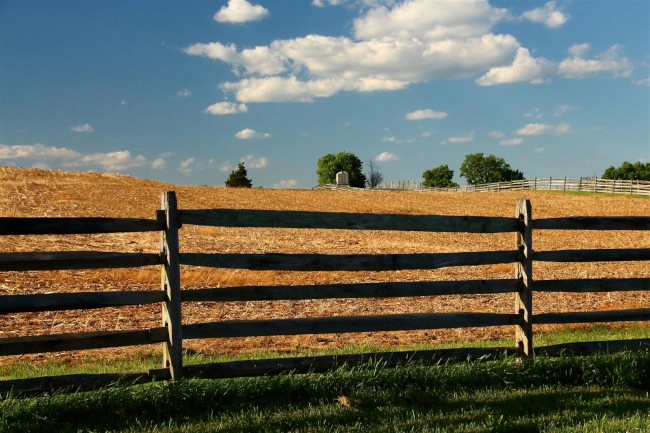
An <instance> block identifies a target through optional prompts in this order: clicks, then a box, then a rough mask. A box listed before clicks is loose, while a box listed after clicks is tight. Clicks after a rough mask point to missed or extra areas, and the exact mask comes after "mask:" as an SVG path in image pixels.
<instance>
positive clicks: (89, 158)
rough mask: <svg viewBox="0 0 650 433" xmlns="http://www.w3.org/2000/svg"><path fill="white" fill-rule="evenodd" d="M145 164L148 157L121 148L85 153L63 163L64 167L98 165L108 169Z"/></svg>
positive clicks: (122, 169)
mask: <svg viewBox="0 0 650 433" xmlns="http://www.w3.org/2000/svg"><path fill="white" fill-rule="evenodd" d="M145 164H147V158H145V157H144V156H142V155H137V156H133V155H131V152H129V151H128V150H120V151H116V152H107V153H93V154H89V155H84V156H83V157H81V158H80V159H78V160H76V161H73V162H70V163H63V164H61V165H63V166H64V167H79V166H88V165H98V166H100V167H102V168H104V169H105V170H107V171H124V170H127V169H129V168H133V167H141V166H143V165H145Z"/></svg>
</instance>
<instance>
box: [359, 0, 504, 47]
mask: <svg viewBox="0 0 650 433" xmlns="http://www.w3.org/2000/svg"><path fill="white" fill-rule="evenodd" d="M507 15H508V13H507V11H506V10H505V9H497V8H493V7H492V6H490V4H489V3H488V2H487V1H486V0H466V1H463V2H454V4H453V6H451V5H450V4H449V3H448V2H442V1H430V0H412V1H408V2H403V3H400V4H397V5H395V6H394V7H393V8H392V9H389V8H387V7H385V6H379V7H375V8H373V9H370V10H369V11H368V13H367V14H366V15H365V16H363V17H360V18H358V19H357V20H355V22H354V33H355V36H356V37H357V38H358V39H366V40H367V39H375V38H384V37H390V38H400V39H409V38H426V39H429V40H437V41H443V40H451V39H465V38H471V37H477V36H482V35H485V34H487V33H489V32H490V30H491V29H492V26H494V25H495V24H496V23H497V22H499V21H501V20H503V19H504V18H506V17H507Z"/></svg>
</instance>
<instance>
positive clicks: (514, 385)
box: [0, 350, 650, 433]
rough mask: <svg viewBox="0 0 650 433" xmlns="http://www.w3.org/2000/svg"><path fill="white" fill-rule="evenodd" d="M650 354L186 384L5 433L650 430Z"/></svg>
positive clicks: (63, 411)
mask: <svg viewBox="0 0 650 433" xmlns="http://www.w3.org/2000/svg"><path fill="white" fill-rule="evenodd" d="M649 378H650V351H648V350H644V351H638V352H624V353H619V354H612V355H598V356H588V357H576V358H569V357H566V358H537V359H534V360H530V361H526V362H521V361H518V360H516V359H513V358H509V359H503V360H497V361H490V362H483V363H478V362H477V363H461V364H450V365H439V366H423V365H418V364H413V365H408V366H404V367H399V368H395V369H384V368H381V365H369V366H366V367H363V368H354V369H339V370H337V371H334V372H331V373H325V374H312V375H283V376H276V377H261V378H242V379H228V380H180V381H176V382H158V383H153V384H147V385H137V386H131V387H125V388H107V389H103V390H99V391H93V392H78V393H74V394H54V395H48V396H41V397H36V398H23V399H19V398H7V399H5V400H3V401H0V431H2V432H52V431H57V432H77V431H115V432H310V431H317V432H364V433H366V432H530V431H539V432H560V431H561V432H564V431H569V432H593V431H596V432H619V431H630V432H633V431H639V432H644V431H650V419H649V418H648V416H649V415H648V414H649V413H650V380H649Z"/></svg>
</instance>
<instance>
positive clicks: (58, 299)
mask: <svg viewBox="0 0 650 433" xmlns="http://www.w3.org/2000/svg"><path fill="white" fill-rule="evenodd" d="M164 297H165V296H164V293H161V292H151V291H124V292H79V293H48V294H33V295H5V296H0V314H7V313H31V312H37V311H57V310H59V311H60V310H86V309H90V308H105V307H116V306H122V305H146V304H154V303H157V302H162V301H163V299H164Z"/></svg>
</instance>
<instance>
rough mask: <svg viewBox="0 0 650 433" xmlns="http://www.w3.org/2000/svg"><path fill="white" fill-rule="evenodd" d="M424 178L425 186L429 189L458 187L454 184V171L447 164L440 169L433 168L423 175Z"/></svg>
mask: <svg viewBox="0 0 650 433" xmlns="http://www.w3.org/2000/svg"><path fill="white" fill-rule="evenodd" d="M422 177H423V178H424V182H423V183H422V185H423V186H426V187H428V188H450V187H454V186H458V184H457V183H456V182H452V180H451V179H452V178H453V177H454V170H450V169H449V166H448V165H447V164H445V165H441V166H440V167H436V168H432V169H430V170H427V171H425V172H424V173H422Z"/></svg>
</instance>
